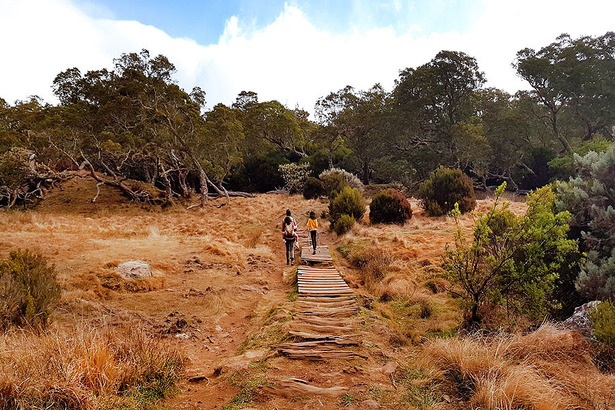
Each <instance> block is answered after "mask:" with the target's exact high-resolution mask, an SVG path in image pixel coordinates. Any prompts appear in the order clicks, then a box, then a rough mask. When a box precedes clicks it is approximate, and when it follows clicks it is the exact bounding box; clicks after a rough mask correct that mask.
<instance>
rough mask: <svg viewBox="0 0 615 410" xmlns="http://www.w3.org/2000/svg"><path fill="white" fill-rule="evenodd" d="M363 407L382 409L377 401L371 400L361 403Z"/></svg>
mask: <svg viewBox="0 0 615 410" xmlns="http://www.w3.org/2000/svg"><path fill="white" fill-rule="evenodd" d="M361 407H362V408H364V409H378V408H380V405H379V404H378V402H377V401H376V400H373V399H370V400H365V401H363V402H361Z"/></svg>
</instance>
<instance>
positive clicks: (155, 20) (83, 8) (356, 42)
mask: <svg viewBox="0 0 615 410" xmlns="http://www.w3.org/2000/svg"><path fill="white" fill-rule="evenodd" d="M614 15H615V1H612V0H584V1H583V2H579V1H578V0H516V1H509V0H287V1H282V0H260V1H259V0H201V1H199V0H175V1H168V0H0V39H1V40H0V56H1V60H0V98H4V99H5V100H7V101H8V102H10V103H13V102H15V101H16V100H23V99H26V98H28V97H29V96H31V95H37V96H39V97H41V98H42V99H43V100H44V101H47V102H50V103H56V102H57V100H56V99H55V97H54V96H53V92H52V89H51V85H52V83H53V79H54V78H55V76H56V75H57V74H58V73H60V72H62V71H64V70H66V69H68V68H71V67H77V68H79V69H80V70H81V71H82V72H86V71H88V70H97V69H101V68H112V66H113V58H116V57H119V56H120V55H121V54H122V53H127V52H138V51H140V50H141V49H144V48H145V49H148V50H149V51H150V54H152V55H157V54H164V55H165V56H167V57H168V58H169V59H170V61H171V62H173V63H174V64H175V66H176V67H177V73H176V75H175V79H176V80H177V82H178V84H179V85H180V86H181V87H183V88H184V89H185V90H187V91H188V90H190V89H192V87H194V86H199V87H201V88H202V89H203V90H205V92H206V93H207V105H208V107H210V108H211V107H213V106H214V105H215V104H217V103H220V102H221V103H224V104H227V105H230V104H232V103H233V102H234V100H235V97H236V96H237V94H239V92H241V91H242V90H250V91H255V92H257V93H258V95H259V100H260V101H267V100H272V99H276V100H278V101H280V102H282V103H283V104H285V105H287V106H288V107H289V108H295V107H297V106H298V107H301V108H303V109H306V110H308V111H312V110H313V108H314V104H315V102H316V101H317V99H318V98H319V97H322V96H326V95H327V94H329V93H330V92H333V91H336V90H339V89H341V88H343V87H344V86H346V85H351V86H353V87H355V88H357V89H367V88H369V87H371V86H372V85H374V84H375V83H380V84H382V85H383V86H384V87H385V88H386V89H388V90H391V89H392V88H393V86H394V82H395V80H396V79H397V77H398V74H399V71H400V70H402V69H404V68H407V67H417V66H420V65H422V64H425V63H427V62H428V61H429V60H431V59H432V58H433V57H434V56H435V55H436V54H437V53H438V51H440V50H454V51H463V52H465V53H467V54H469V55H471V56H473V57H475V58H476V59H477V62H478V65H479V67H480V69H481V70H482V71H483V72H484V73H485V76H486V78H487V86H492V87H498V88H501V89H504V90H506V91H508V92H511V93H514V92H515V91H517V90H519V89H527V88H528V85H527V84H526V83H524V82H523V81H522V80H521V79H520V78H519V77H518V76H517V75H516V74H515V71H514V69H513V68H512V67H511V63H512V62H513V60H514V58H515V54H516V52H517V51H519V50H521V49H523V48H525V47H531V48H536V49H538V48H541V47H543V46H546V45H548V44H549V43H551V42H553V41H554V40H555V38H556V37H557V36H558V35H559V34H561V33H568V34H570V35H572V36H573V37H578V36H581V35H602V34H604V33H606V32H607V31H612V30H615V23H614V20H613V16H614Z"/></svg>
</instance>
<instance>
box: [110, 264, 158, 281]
mask: <svg viewBox="0 0 615 410" xmlns="http://www.w3.org/2000/svg"><path fill="white" fill-rule="evenodd" d="M115 272H116V273H118V274H119V275H120V276H121V277H123V278H124V279H138V278H143V277H150V276H153V275H152V269H151V268H150V267H149V265H148V264H147V262H144V261H129V262H124V263H120V264H119V265H118V266H117V268H115Z"/></svg>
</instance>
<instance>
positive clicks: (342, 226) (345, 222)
mask: <svg viewBox="0 0 615 410" xmlns="http://www.w3.org/2000/svg"><path fill="white" fill-rule="evenodd" d="M354 223H355V220H354V218H353V217H352V216H350V215H346V214H343V215H341V216H340V217H339V218H338V220H337V221H336V222H335V224H334V225H333V230H334V231H335V233H336V234H338V235H343V234H345V233H346V232H349V231H350V230H351V229H352V227H353V226H354Z"/></svg>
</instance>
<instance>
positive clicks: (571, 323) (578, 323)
mask: <svg viewBox="0 0 615 410" xmlns="http://www.w3.org/2000/svg"><path fill="white" fill-rule="evenodd" d="M599 304H600V301H599V300H594V301H592V302H587V303H585V304H583V305H581V306H579V307H577V308H575V309H574V313H573V314H572V316H570V317H569V318H568V319H566V320H565V321H564V325H565V326H566V327H568V328H571V329H576V330H579V331H580V332H581V333H583V334H585V335H590V334H591V327H592V326H591V320H590V318H589V313H590V312H591V311H592V310H593V309H595V308H596V307H597V306H598V305H599Z"/></svg>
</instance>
